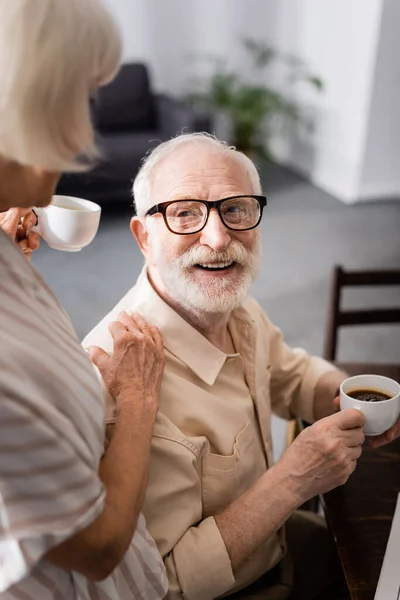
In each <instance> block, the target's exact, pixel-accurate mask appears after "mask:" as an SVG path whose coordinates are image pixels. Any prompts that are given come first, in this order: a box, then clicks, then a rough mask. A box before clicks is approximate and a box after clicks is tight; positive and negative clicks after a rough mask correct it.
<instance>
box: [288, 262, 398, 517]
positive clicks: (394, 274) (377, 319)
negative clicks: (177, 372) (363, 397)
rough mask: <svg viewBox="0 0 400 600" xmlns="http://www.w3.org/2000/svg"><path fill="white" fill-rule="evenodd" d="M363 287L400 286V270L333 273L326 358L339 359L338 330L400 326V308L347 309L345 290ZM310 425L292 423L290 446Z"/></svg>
mask: <svg viewBox="0 0 400 600" xmlns="http://www.w3.org/2000/svg"><path fill="white" fill-rule="evenodd" d="M359 286H400V269H391V270H382V271H376V270H374V271H368V270H365V271H345V270H344V269H343V267H341V266H335V267H334V270H333V274H332V283H331V297H330V301H329V313H328V320H327V327H326V335H325V346H324V358H325V359H326V360H329V361H331V362H332V361H335V360H336V357H337V346H338V330H339V328H340V327H345V326H351V325H371V324H374V325H375V324H391V323H393V324H395V323H397V324H400V307H399V308H369V309H357V310H343V309H342V308H341V299H342V288H344V287H359ZM305 425H306V424H305V423H303V422H301V421H300V420H298V419H293V420H292V421H290V422H289V423H288V426H287V433H286V444H287V446H288V445H289V444H291V443H292V442H293V441H294V440H295V438H296V437H297V436H298V435H299V433H300V431H301V430H302V429H303V428H304V426H305ZM318 505H319V502H318V498H312V499H311V500H309V501H308V502H307V503H306V504H305V505H304V506H302V507H301V508H303V509H306V510H312V511H314V512H317V511H318Z"/></svg>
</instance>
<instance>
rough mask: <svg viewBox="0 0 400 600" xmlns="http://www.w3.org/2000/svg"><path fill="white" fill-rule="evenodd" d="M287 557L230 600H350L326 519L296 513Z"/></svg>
mask: <svg viewBox="0 0 400 600" xmlns="http://www.w3.org/2000/svg"><path fill="white" fill-rule="evenodd" d="M286 539H287V546H288V554H287V556H286V557H285V558H284V559H283V560H282V561H281V562H280V563H279V565H277V566H276V567H275V568H274V569H273V570H272V571H270V572H269V573H266V575H264V576H263V577H261V578H260V579H258V580H257V581H256V582H255V583H253V584H252V585H250V586H249V587H247V588H245V589H243V590H240V591H239V592H237V593H236V594H233V595H232V596H229V599H230V600H349V598H350V596H349V593H348V591H347V586H346V583H345V580H344V576H343V571H342V568H341V565H340V561H339V557H338V555H337V551H336V548H335V544H334V541H333V539H332V535H331V534H330V532H329V530H328V528H327V526H326V523H325V521H324V519H323V518H322V517H320V516H319V515H316V514H315V513H313V512H309V511H300V510H299V511H296V512H295V513H294V514H293V515H292V516H291V517H290V519H289V520H288V522H287V523H286Z"/></svg>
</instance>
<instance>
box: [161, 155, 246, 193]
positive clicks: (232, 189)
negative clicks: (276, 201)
mask: <svg viewBox="0 0 400 600" xmlns="http://www.w3.org/2000/svg"><path fill="white" fill-rule="evenodd" d="M251 193H254V190H253V185H252V182H251V178H250V175H249V174H248V172H247V170H246V167H245V166H244V164H243V163H242V162H241V161H240V159H238V158H237V157H236V156H235V155H234V154H233V153H227V152H223V151H219V150H214V149H212V150H211V149H210V148H209V147H203V146H201V145H200V144H199V145H192V146H188V147H182V148H178V149H176V151H174V152H172V153H171V154H169V155H168V156H166V157H165V158H164V159H163V160H161V161H160V163H159V164H158V165H157V167H156V168H155V169H154V172H153V174H152V181H151V202H152V204H157V203H159V202H168V201H169V200H175V199H179V198H199V199H202V200H218V199H220V198H223V197H227V196H234V195H236V194H251Z"/></svg>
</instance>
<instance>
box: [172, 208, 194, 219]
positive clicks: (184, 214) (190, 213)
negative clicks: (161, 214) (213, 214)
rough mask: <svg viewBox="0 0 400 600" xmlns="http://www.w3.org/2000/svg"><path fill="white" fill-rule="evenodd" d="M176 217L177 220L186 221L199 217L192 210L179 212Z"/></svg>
mask: <svg viewBox="0 0 400 600" xmlns="http://www.w3.org/2000/svg"><path fill="white" fill-rule="evenodd" d="M176 216H177V217H179V218H183V219H188V218H191V217H198V216H200V215H199V214H198V213H196V212H194V211H193V210H181V211H179V212H178V213H177V214H176Z"/></svg>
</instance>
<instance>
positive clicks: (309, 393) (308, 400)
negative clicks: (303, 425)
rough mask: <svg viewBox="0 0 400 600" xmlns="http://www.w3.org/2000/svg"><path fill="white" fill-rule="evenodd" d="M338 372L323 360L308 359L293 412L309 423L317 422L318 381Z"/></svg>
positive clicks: (313, 357) (314, 357)
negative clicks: (315, 405) (316, 399)
mask: <svg viewBox="0 0 400 600" xmlns="http://www.w3.org/2000/svg"><path fill="white" fill-rule="evenodd" d="M336 370H337V369H336V368H335V367H334V366H333V365H331V364H330V363H329V362H327V361H326V360H323V359H322V358H318V357H316V356H311V357H310V356H309V357H308V366H307V369H306V371H305V373H304V375H303V378H302V382H301V387H300V392H299V393H298V394H297V395H296V396H295V401H294V402H293V411H294V412H295V413H296V415H298V416H299V417H301V418H302V419H304V421H307V423H313V422H314V421H315V417H314V398H315V388H316V386H317V383H318V380H319V379H320V378H321V377H322V376H323V375H325V374H326V373H330V372H331V371H336Z"/></svg>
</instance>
